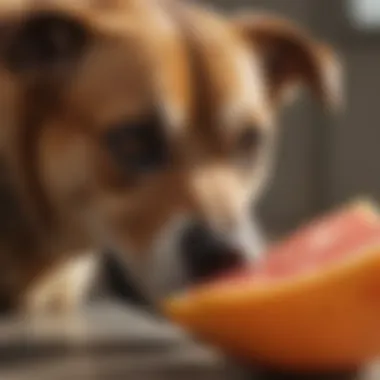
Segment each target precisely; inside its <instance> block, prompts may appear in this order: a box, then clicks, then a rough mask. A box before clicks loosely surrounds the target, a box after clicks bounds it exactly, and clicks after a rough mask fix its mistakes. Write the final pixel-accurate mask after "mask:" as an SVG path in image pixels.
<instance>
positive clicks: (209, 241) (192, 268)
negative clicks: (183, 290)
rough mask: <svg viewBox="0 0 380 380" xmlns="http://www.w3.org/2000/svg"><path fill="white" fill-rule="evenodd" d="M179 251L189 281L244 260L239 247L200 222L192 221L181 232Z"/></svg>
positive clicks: (239, 263) (207, 275)
mask: <svg viewBox="0 0 380 380" xmlns="http://www.w3.org/2000/svg"><path fill="white" fill-rule="evenodd" d="M181 253H182V255H183V260H184V264H185V267H186V268H187V271H188V273H189V276H190V279H191V281H197V280H202V279H206V278H209V277H213V276H215V275H217V274H219V273H223V272H224V271H228V270H230V269H233V268H235V267H238V266H239V265H242V264H243V262H244V254H243V253H242V252H241V251H240V249H239V248H237V247H236V246H234V244H232V243H231V242H228V239H226V238H225V237H223V236H219V235H218V234H216V233H214V232H213V231H212V230H211V229H210V228H208V227H206V226H205V225H203V224H202V223H193V224H191V225H190V226H189V227H188V228H187V229H186V230H185V231H184V232H183V235H182V239H181Z"/></svg>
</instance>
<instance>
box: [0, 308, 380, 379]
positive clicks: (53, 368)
mask: <svg viewBox="0 0 380 380" xmlns="http://www.w3.org/2000/svg"><path fill="white" fill-rule="evenodd" d="M373 368H374V367H373ZM376 373H377V375H376ZM126 378H128V380H135V379H136V380H140V379H141V380H161V379H165V380H172V379H173V380H187V379H189V380H190V379H191V380H193V379H197V380H214V379H220V380H224V379H225V380H232V379H233V380H239V379H242V380H245V379H257V380H269V379H270V380H297V379H298V380H312V379H314V380H330V379H331V380H354V379H355V380H356V379H360V380H379V379H380V372H378V371H376V369H372V370H371V373H368V374H366V373H364V372H363V373H360V374H341V375H339V374H330V375H328V374H326V375H317V374H315V375H313V374H308V375H303V376H302V375H296V374H280V373H273V372H271V371H268V370H263V369H261V370H260V369H258V368H250V369H248V368H244V369H243V368H241V367H239V366H238V365H236V364H233V363H231V361H230V360H228V359H227V358H225V357H223V355H221V354H220V353H217V352H215V351H214V350H211V349H210V348H207V347H205V346H203V345H200V344H198V343H197V342H195V341H194V340H192V339H191V338H190V337H188V336H186V334H185V333H184V332H182V331H181V330H179V329H177V328H175V327H173V326H170V325H169V324H167V323H166V322H165V321H163V320H160V319H158V318H153V317H152V316H151V315H148V314H147V313H144V312H142V311H137V310H135V309H131V308H126V307H125V306H124V305H123V306H121V305H117V304H110V303H108V304H102V305H98V306H92V307H91V308H89V309H88V310H86V311H85V312H83V313H82V314H81V315H77V316H73V317H70V318H67V317H66V318H64V319H63V318H61V319H60V320H57V319H55V320H48V319H45V320H36V321H31V320H28V321H26V320H11V321H9V320H3V321H1V322H0V379H1V380H76V379H78V380H119V379H120V380H121V379H123V380H125V379H126Z"/></svg>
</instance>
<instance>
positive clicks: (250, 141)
mask: <svg viewBox="0 0 380 380" xmlns="http://www.w3.org/2000/svg"><path fill="white" fill-rule="evenodd" d="M261 141H262V133H261V131H259V130H258V129H257V128H247V129H245V130H244V131H243V132H242V133H241V134H240V135H239V136H238V139H237V142H236V154H237V155H238V157H240V158H242V159H244V160H246V159H250V158H252V157H253V156H254V155H255V154H256V153H257V151H258V149H259V148H260V145H261Z"/></svg>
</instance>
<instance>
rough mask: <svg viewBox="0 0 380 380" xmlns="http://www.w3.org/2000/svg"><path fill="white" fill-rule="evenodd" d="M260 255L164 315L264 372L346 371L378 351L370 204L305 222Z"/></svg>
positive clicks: (378, 286)
mask: <svg viewBox="0 0 380 380" xmlns="http://www.w3.org/2000/svg"><path fill="white" fill-rule="evenodd" d="M265 257H266V258H265V259H264V260H263V261H262V262H260V263H258V264H255V265H252V266H249V267H244V268H241V269H239V270H237V271H235V272H234V273H228V274H226V275H224V276H222V277H220V278H218V279H215V280H213V281H210V282H208V283H204V284H202V285H197V286H195V287H194V288H192V289H190V290H188V291H186V292H183V293H181V294H177V295H174V296H173V297H171V298H170V299H169V300H167V301H166V303H165V305H164V308H165V311H166V312H167V314H168V315H169V316H170V317H171V318H172V319H173V320H174V321H176V322H178V323H179V324H181V325H182V326H184V327H185V328H187V329H188V330H190V331H191V332H192V333H194V334H195V335H197V336H198V337H200V338H202V339H203V340H205V341H207V342H210V343H212V344H214V345H216V346H217V347H220V348H221V349H223V350H225V351H226V352H228V353H230V354H233V355H234V356H237V357H241V358H244V359H249V360H252V361H255V362H256V363H260V364H263V365H268V366H271V367H277V368H282V369H292V370H294V369H295V370H344V369H351V368H356V367H357V366H358V365H361V364H363V363H365V362H367V361H368V360H371V359H373V358H376V357H377V356H378V355H379V354H380V216H379V214H378V213H377V211H376V210H375V208H374V207H373V205H372V204H371V203H368V202H367V203H362V202H359V203H355V204H352V205H349V206H347V207H345V208H343V209H340V210H337V211H335V212H333V213H331V214H329V215H327V216H325V217H323V218H320V219H318V220H316V221H314V222H312V223H310V224H309V225H307V226H305V227H303V228H301V229H300V230H299V231H298V232H296V233H295V234H293V235H292V236H291V237H290V238H288V239H286V240H285V241H282V242H280V243H278V244H275V245H274V246H273V247H272V248H271V249H270V250H269V252H268V254H267V255H266V256H265Z"/></svg>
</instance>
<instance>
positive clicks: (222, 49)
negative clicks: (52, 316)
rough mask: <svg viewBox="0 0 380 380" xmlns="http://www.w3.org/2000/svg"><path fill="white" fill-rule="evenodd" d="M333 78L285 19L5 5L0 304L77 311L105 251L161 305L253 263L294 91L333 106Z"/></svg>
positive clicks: (74, 1)
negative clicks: (202, 280) (254, 217)
mask: <svg viewBox="0 0 380 380" xmlns="http://www.w3.org/2000/svg"><path fill="white" fill-rule="evenodd" d="M338 72H339V67H338V64H337V62H336V60H335V58H334V56H333V54H332V53H331V52H330V51H329V49H327V48H326V47H325V46H323V45H322V44H320V43H319V42H318V41H316V40H314V39H313V38H311V37H310V36H308V35H307V34H306V33H305V32H304V31H303V30H300V29H298V28H297V27H296V26H294V25H292V24H291V23H289V22H287V21H285V20H282V19H278V18H276V17H271V16H264V15H261V16H257V15H256V16H254V15H245V16H243V17H236V18H234V19H228V18H227V17H226V16H221V15H216V14H215V13H214V12H210V11H207V10H205V9H203V8H200V7H198V6H196V5H194V4H191V3H190V2H189V3H186V2H180V1H179V0H178V1H176V0H120V1H118V0H50V1H37V0H17V1H16V0H9V1H3V2H1V5H0V107H1V129H0V150H1V176H0V180H1V185H0V196H1V201H2V208H1V213H0V215H1V216H0V295H1V297H0V298H1V302H2V304H3V306H4V307H7V308H10V309H12V310H21V311H24V312H28V313H40V312H45V311H48V310H50V309H53V308H55V309H56V310H70V309H72V308H73V307H76V306H77V305H78V304H79V303H80V302H81V299H82V297H83V295H84V293H85V291H86V289H87V287H88V284H89V281H90V280H91V277H92V276H93V274H94V270H95V263H96V257H97V256H98V255H99V252H100V251H101V249H102V248H103V247H112V248H114V249H115V250H117V251H118V252H120V255H121V257H122V258H123V260H124V262H125V263H126V265H127V266H128V267H129V268H130V269H131V270H132V273H133V274H134V276H135V278H136V280H137V281H138V282H139V284H140V286H141V287H142V289H143V290H144V291H145V292H148V294H150V295H152V296H153V297H155V296H157V295H159V294H160V292H161V291H162V286H161V285H162V284H164V283H165V281H166V280H168V279H169V278H170V277H171V276H174V275H175V274H176V273H180V275H181V276H182V275H184V276H186V275H189V276H194V277H197V276H202V275H208V274H211V272H214V271H215V272H216V271H217V270H220V269H223V268H226V267H228V266H233V265H236V264H237V263H238V262H239V261H241V260H245V259H250V257H253V256H254V254H255V253H254V252H255V250H254V249H253V247H254V244H255V242H254V241H253V240H254V236H255V235H254V233H253V232H251V230H252V221H251V218H250V215H249V214H250V213H249V210H250V206H251V205H252V204H254V202H255V201H256V200H257V198H258V196H259V193H260V192H261V190H262V188H263V185H264V184H265V182H266V177H267V176H268V173H269V167H268V165H269V164H270V161H271V158H272V156H273V153H274V150H275V148H274V145H275V136H276V127H275V125H276V115H277V114H278V111H279V109H280V107H281V106H282V105H283V103H284V101H285V100H286V99H287V96H288V95H289V91H290V90H293V89H294V88H295V86H298V85H305V86H307V87H310V88H311V89H312V90H313V92H314V93H315V94H316V95H317V97H318V98H319V99H320V100H322V101H323V102H324V103H325V104H334V103H335V102H336V101H337V100H338V98H339V86H338V85H339V75H338ZM171 252H176V255H178V259H177V260H176V259H175V258H174V256H173V257H172V253H171ZM207 255H210V256H208V259H207V260H206V261H207V263H208V264H207V265H206V267H205V266H203V272H202V271H201V272H202V273H191V272H192V264H191V262H192V260H193V259H192V257H193V258H194V257H195V258H196V259H195V260H202V258H203V257H206V256H207ZM189 257H190V258H189ZM181 258H182V259H183V258H185V263H184V262H183V261H182V263H181ZM173 260H174V261H173ZM186 260H188V261H189V262H188V263H187V262H186ZM174 262H177V263H181V264H180V265H177V266H175V265H174V264H173V263H174ZM156 265H157V266H156ZM183 268H185V272H186V271H188V272H190V273H187V274H186V273H182V272H181V271H182V269H183Z"/></svg>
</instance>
